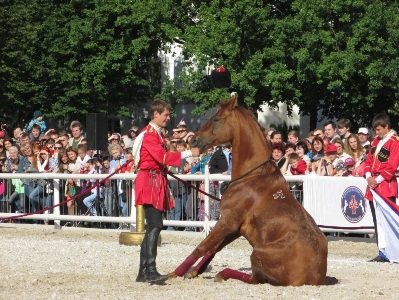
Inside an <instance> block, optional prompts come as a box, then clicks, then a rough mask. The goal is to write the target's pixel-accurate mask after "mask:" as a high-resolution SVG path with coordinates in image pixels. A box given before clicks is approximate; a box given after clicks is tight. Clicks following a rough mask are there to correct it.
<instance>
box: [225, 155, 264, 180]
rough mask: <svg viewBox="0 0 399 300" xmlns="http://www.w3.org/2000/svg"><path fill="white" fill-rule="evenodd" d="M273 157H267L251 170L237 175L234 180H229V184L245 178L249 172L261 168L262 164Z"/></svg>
mask: <svg viewBox="0 0 399 300" xmlns="http://www.w3.org/2000/svg"><path fill="white" fill-rule="evenodd" d="M270 160H271V159H267V160H265V161H264V162H262V163H260V164H259V165H257V166H256V167H254V168H252V169H251V170H249V171H248V172H245V173H244V174H242V175H241V176H239V177H237V178H236V179H234V180H232V181H230V182H229V185H230V184H232V183H233V182H235V181H238V180H240V179H242V178H244V177H245V176H247V175H248V174H251V173H252V172H253V171H255V170H256V169H258V168H260V167H261V166H263V165H264V164H266V163H267V162H268V161H270Z"/></svg>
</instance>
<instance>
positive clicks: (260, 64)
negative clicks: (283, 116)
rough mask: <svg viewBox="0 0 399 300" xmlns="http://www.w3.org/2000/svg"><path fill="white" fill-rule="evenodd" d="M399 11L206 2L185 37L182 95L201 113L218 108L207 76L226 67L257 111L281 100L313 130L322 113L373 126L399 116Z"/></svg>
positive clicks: (388, 6)
mask: <svg viewBox="0 0 399 300" xmlns="http://www.w3.org/2000/svg"><path fill="white" fill-rule="evenodd" d="M397 11H398V4H397V3H396V1H340V0H332V1H321V2H320V1H315V0H310V1H309V0H296V1H245V0H239V1H210V2H206V3H202V4H201V5H198V6H197V11H196V12H197V15H196V19H197V22H196V23H195V24H192V25H190V26H188V27H187V29H186V31H185V33H186V34H185V36H184V39H185V42H186V43H185V55H186V67H187V69H188V70H190V72H189V73H188V75H187V76H185V77H181V79H182V80H185V89H183V90H180V91H175V95H178V96H177V97H178V98H180V99H181V100H187V99H190V98H191V99H193V100H194V101H195V102H196V103H197V104H198V105H199V106H198V109H199V110H200V111H203V110H206V109H208V108H209V107H211V106H213V105H214V104H215V102H217V101H218V99H220V97H221V94H222V93H223V91H211V92H208V91H207V89H206V88H204V85H203V81H202V80H201V79H202V76H203V74H202V73H201V70H203V69H204V68H205V67H206V66H207V65H222V64H223V65H225V66H227V67H228V68H229V69H230V71H231V73H232V74H233V75H232V80H233V88H234V90H236V91H237V92H238V94H239V95H240V97H241V99H243V101H244V102H245V103H246V104H247V105H248V106H249V107H252V108H253V109H259V107H260V105H262V104H264V103H267V104H268V105H269V106H270V107H273V108H275V107H277V103H278V102H280V101H281V102H285V103H286V104H287V105H288V109H289V111H291V109H292V106H293V105H298V106H299V108H300V112H301V114H302V115H310V116H311V126H313V127H314V126H316V123H317V118H318V112H319V113H320V112H321V116H322V117H327V118H340V117H346V118H349V119H351V120H353V121H354V123H357V124H358V125H360V124H365V125H369V123H370V116H372V115H373V114H375V113H376V112H381V111H389V112H390V113H391V114H393V115H395V114H397V110H398V107H397V105H398V104H397V100H396V99H397V96H398V95H397V94H398V75H397V73H398V71H397V70H398V57H399V56H398V54H399V53H398V51H399V48H398V47H397V41H398V37H397V35H398V33H399V31H398V30H397V29H398V25H399V23H398V21H399V19H398V18H399V17H398V14H397ZM196 66H198V68H196ZM224 92H226V91H224ZM225 97H227V94H226V93H225Z"/></svg>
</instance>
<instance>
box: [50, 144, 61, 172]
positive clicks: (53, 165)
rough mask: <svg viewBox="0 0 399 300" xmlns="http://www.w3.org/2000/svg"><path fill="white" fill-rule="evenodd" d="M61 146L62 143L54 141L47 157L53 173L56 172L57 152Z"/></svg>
mask: <svg viewBox="0 0 399 300" xmlns="http://www.w3.org/2000/svg"><path fill="white" fill-rule="evenodd" d="M61 149H63V148H62V144H61V143H60V142H55V143H54V144H53V147H52V149H51V150H52V152H51V153H52V154H51V157H50V159H49V164H50V168H51V169H52V170H53V172H54V173H58V172H59V169H58V153H59V152H60V150H61Z"/></svg>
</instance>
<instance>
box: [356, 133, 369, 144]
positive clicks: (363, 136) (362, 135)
mask: <svg viewBox="0 0 399 300" xmlns="http://www.w3.org/2000/svg"><path fill="white" fill-rule="evenodd" d="M357 136H358V137H359V140H360V142H361V143H362V144H364V143H365V142H367V138H368V136H367V134H363V133H358V134H357Z"/></svg>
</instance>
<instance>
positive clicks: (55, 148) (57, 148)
mask: <svg viewBox="0 0 399 300" xmlns="http://www.w3.org/2000/svg"><path fill="white" fill-rule="evenodd" d="M61 149H62V147H57V146H55V147H54V150H61Z"/></svg>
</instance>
